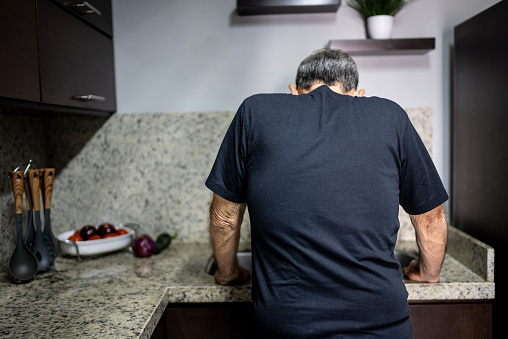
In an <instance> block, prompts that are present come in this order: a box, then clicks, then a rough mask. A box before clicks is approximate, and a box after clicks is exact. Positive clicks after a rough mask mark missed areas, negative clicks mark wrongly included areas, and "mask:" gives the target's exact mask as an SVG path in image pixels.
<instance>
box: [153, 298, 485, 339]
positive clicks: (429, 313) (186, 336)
mask: <svg viewBox="0 0 508 339" xmlns="http://www.w3.org/2000/svg"><path fill="white" fill-rule="evenodd" d="M409 312H410V318H411V324H412V326H413V338H414V339H418V338H425V339H428V338H447V339H454V338H457V339H459V338H460V339H469V338H471V339H473V338H481V339H487V338H492V303H491V302H489V301H482V302H464V301H457V302H454V301H446V302H438V301H433V302H411V303H409ZM252 315H253V310H252V304H251V303H210V304H208V303H202V304H169V306H168V307H167V308H166V311H165V312H164V314H163V316H162V318H161V320H160V322H159V324H158V325H157V328H156V329H155V331H154V333H153V335H152V338H153V339H162V338H176V339H179V338H182V339H194V338H200V339H201V338H209V339H215V338H221V339H227V338H232V339H244V338H256V335H255V329H254V325H253V322H252V318H253V317H252Z"/></svg>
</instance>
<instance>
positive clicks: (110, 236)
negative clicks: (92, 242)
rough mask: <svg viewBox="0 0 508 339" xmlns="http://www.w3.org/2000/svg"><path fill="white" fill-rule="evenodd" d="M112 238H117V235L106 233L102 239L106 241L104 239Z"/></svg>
mask: <svg viewBox="0 0 508 339" xmlns="http://www.w3.org/2000/svg"><path fill="white" fill-rule="evenodd" d="M112 237H118V233H108V234H104V236H103V237H102V238H103V239H106V238H112Z"/></svg>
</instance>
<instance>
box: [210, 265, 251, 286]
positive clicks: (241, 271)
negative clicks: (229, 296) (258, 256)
mask: <svg viewBox="0 0 508 339" xmlns="http://www.w3.org/2000/svg"><path fill="white" fill-rule="evenodd" d="M237 267H238V269H235V271H234V273H233V275H232V276H229V277H224V276H222V274H221V271H220V270H217V271H216V272H215V281H216V282H217V283H218V284H221V285H240V284H243V283H244V282H247V281H249V280H250V279H251V277H252V275H251V273H250V272H249V271H248V270H246V269H245V268H243V267H242V266H239V265H237Z"/></svg>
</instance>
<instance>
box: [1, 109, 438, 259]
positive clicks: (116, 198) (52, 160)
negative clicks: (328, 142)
mask: <svg viewBox="0 0 508 339" xmlns="http://www.w3.org/2000/svg"><path fill="white" fill-rule="evenodd" d="M406 111H407V112H408V115H409V117H410V118H411V120H412V121H413V124H414V125H415V127H416V129H417V130H418V132H419V133H420V135H421V137H422V139H423V141H424V143H425V144H426V145H427V147H428V149H429V151H431V145H432V110H431V109H430V108H426V107H424V108H409V109H406ZM233 115H234V112H196V113H143V114H115V115H113V116H112V117H111V118H109V119H107V120H106V119H105V118H98V117H89V116H79V115H68V116H67V115H58V116H22V115H6V114H0V121H1V132H0V155H1V159H2V162H1V163H2V164H1V166H2V175H3V179H2V183H1V184H0V210H1V219H0V224H1V225H2V227H1V228H0V266H6V265H7V263H8V260H9V257H10V255H11V254H12V251H13V250H14V243H15V221H14V207H13V197H12V191H11V184H10V180H9V179H8V178H7V173H8V172H9V171H11V170H12V169H13V168H14V167H16V166H17V165H19V164H21V163H22V162H24V161H26V160H27V159H28V158H33V159H34V158H35V159H34V160H35V162H36V163H37V162H38V163H39V164H41V167H42V166H46V167H55V168H56V178H55V184H54V191H53V199H52V205H51V209H52V211H51V217H52V227H53V229H54V231H55V233H61V232H64V231H68V230H71V229H77V228H80V227H81V226H83V225H85V224H92V225H98V224H99V223H102V222H106V221H108V222H112V223H114V224H118V223H126V222H134V223H138V224H139V225H140V232H141V233H147V234H149V235H152V236H157V235H158V234H160V233H162V232H169V233H171V234H173V233H178V237H177V239H175V241H180V242H209V234H208V206H209V203H210V200H211V192H210V191H209V190H208V189H207V188H206V187H205V186H204V181H205V179H206V177H207V175H208V173H209V171H210V168H211V166H212V164H213V161H214V159H215V156H216V154H217V150H218V148H219V146H220V143H221V141H222V138H223V136H224V133H225V132H226V129H227V127H228V125H229V123H230V121H231V119H232V117H233ZM248 220H249V219H248V218H247V217H246V218H244V225H243V227H242V237H241V241H242V243H244V244H245V245H247V246H248V244H249V242H250V224H249V221H248ZM400 220H401V229H400V231H399V238H400V239H404V240H410V239H414V231H413V228H412V226H411V224H410V221H409V217H408V216H407V215H406V214H405V213H404V212H402V211H401V213H400Z"/></svg>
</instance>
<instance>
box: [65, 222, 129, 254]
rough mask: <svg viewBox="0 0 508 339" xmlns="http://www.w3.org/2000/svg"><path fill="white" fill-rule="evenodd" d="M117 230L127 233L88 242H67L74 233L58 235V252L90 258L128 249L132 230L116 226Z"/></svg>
mask: <svg viewBox="0 0 508 339" xmlns="http://www.w3.org/2000/svg"><path fill="white" fill-rule="evenodd" d="M117 228H123V229H125V230H126V231H127V232H128V233H126V234H122V235H118V236H116V237H111V238H106V239H97V240H89V241H71V240H68V239H69V237H70V236H71V235H73V234H74V232H76V231H68V232H64V233H60V234H59V235H58V236H57V238H58V240H59V241H60V250H61V251H62V254H63V255H71V256H76V255H77V256H90V255H98V254H104V253H109V252H114V251H118V250H121V249H124V248H127V247H129V246H130V244H131V242H132V239H133V238H134V230H133V229H131V228H129V227H126V226H123V225H118V227H117Z"/></svg>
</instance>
